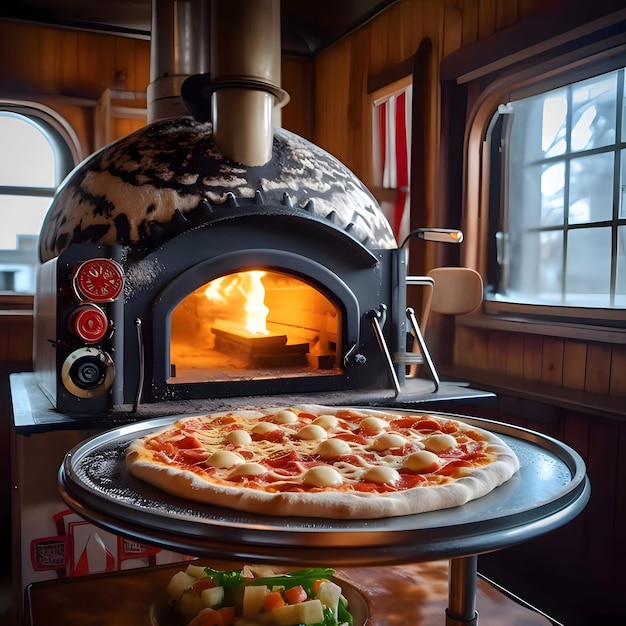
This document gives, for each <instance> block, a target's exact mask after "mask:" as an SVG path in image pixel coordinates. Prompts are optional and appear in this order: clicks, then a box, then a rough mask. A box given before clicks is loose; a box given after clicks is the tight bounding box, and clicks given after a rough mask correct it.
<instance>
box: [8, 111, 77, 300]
mask: <svg viewBox="0 0 626 626" xmlns="http://www.w3.org/2000/svg"><path fill="white" fill-rule="evenodd" d="M78 146H79V143H78V140H77V139H76V137H75V136H74V134H73V132H72V130H71V129H70V128H69V126H67V125H65V124H64V123H63V121H62V120H59V119H58V118H57V116H55V115H54V113H53V112H52V111H49V110H47V109H45V108H43V107H39V106H34V105H30V104H26V103H14V102H1V101H0V216H1V218H0V219H1V220H2V228H1V229H0V293H21V294H32V293H34V291H35V273H36V272H35V269H36V266H37V265H38V263H39V260H38V254H37V241H38V238H39V231H40V229H41V225H42V223H43V220H44V217H45V215H46V213H47V211H48V208H49V206H50V203H51V201H52V198H53V197H54V194H55V193H56V190H57V187H58V186H59V185H60V184H61V181H62V180H63V179H64V178H65V176H66V175H67V174H68V173H69V172H70V171H71V170H72V168H73V167H74V165H75V164H76V163H78V162H79V160H80V158H81V155H80V148H79V147H78Z"/></svg>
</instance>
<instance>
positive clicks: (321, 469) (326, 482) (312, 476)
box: [302, 465, 343, 487]
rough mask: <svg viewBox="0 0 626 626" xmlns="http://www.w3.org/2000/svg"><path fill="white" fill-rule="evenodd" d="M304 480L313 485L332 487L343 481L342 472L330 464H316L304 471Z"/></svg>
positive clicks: (305, 482)
mask: <svg viewBox="0 0 626 626" xmlns="http://www.w3.org/2000/svg"><path fill="white" fill-rule="evenodd" d="M302 482H303V483H304V484H305V485H312V486H313V487H331V486H332V485H340V484H341V483H342V482H343V478H342V476H341V474H340V473H339V472H338V471H337V470H336V469H334V468H332V467H329V466H328V465H316V466H315V467H312V468H311V469H308V470H307V471H306V472H304V475H303V476H302Z"/></svg>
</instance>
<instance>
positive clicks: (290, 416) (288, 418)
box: [274, 409, 298, 424]
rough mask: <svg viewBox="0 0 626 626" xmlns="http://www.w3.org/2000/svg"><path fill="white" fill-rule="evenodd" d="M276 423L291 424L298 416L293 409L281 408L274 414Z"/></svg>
mask: <svg viewBox="0 0 626 626" xmlns="http://www.w3.org/2000/svg"><path fill="white" fill-rule="evenodd" d="M274 419H275V420H276V423H277V424H293V423H294V422H297V421H298V416H297V415H296V414H295V413H294V412H293V411H288V410H287V409H283V410H282V411H278V413H276V414H275V415H274Z"/></svg>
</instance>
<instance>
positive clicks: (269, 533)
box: [59, 409, 589, 566]
mask: <svg viewBox="0 0 626 626" xmlns="http://www.w3.org/2000/svg"><path fill="white" fill-rule="evenodd" d="M394 411H397V412H399V413H404V414H411V413H415V411H400V410H397V409H394ZM435 414H436V415H441V416H443V417H453V418H457V419H458V418H460V419H462V420H463V421H464V422H467V423H469V424H472V425H475V426H477V427H481V428H486V429H488V430H491V431H492V432H495V433H497V434H498V435H499V436H501V437H502V439H504V440H505V441H506V442H507V443H508V444H509V445H510V446H511V448H512V449H513V450H514V451H515V453H516V454H517V456H518V458H519V460H520V465H521V468H520V471H519V472H518V473H517V474H516V475H515V476H514V477H513V478H511V480H509V481H508V482H507V483H505V484H504V485H502V486H501V487H498V488H497V489H495V490H494V491H493V492H491V493H490V494H488V495H486V496H484V497H482V498H480V499H478V500H474V501H472V502H469V503H467V504H465V505H463V506H461V507H456V508H452V509H447V510H443V511H436V512H431V513H423V514H419V515H409V516H403V517H395V518H384V519H374V520H354V519H350V520H327V519H312V518H307V517H279V516H276V517H274V516H272V517H270V516H263V515H254V514H247V513H242V512H239V511H235V510H231V509H226V508H218V507H213V506H208V505H203V504H198V503H193V502H189V501H187V500H183V499H180V498H175V497H172V496H169V495H168V494H165V493H163V492H161V491H160V490H158V489H156V488H153V487H151V486H150V485H147V484H146V483H143V482H142V481H139V480H138V479H136V478H134V477H133V476H132V475H131V474H130V473H129V472H128V470H127V468H126V464H125V461H124V452H125V449H126V446H127V445H128V443H129V442H130V441H131V440H132V439H134V438H136V437H140V436H142V435H144V434H146V433H148V432H150V431H152V430H154V429H156V428H161V427H163V426H166V425H167V424H169V423H171V422H172V421H174V420H175V419H176V417H177V416H169V417H166V418H160V419H155V420H148V421H144V422H140V423H137V424H132V425H128V426H124V427H122V428H117V429H114V430H110V431H107V432H106V433H103V434H101V435H98V436H96V437H93V438H91V439H89V440H87V441H85V442H83V443H82V444H80V445H79V446H77V447H75V448H74V449H72V450H71V451H70V452H68V454H67V455H66V457H65V459H64V461H63V464H62V466H61V468H60V471H59V487H60V492H61V496H62V497H63V498H64V500H65V501H66V502H67V504H68V505H69V506H71V507H72V508H74V509H75V510H76V511H77V512H78V513H79V514H80V515H82V516H83V517H85V518H87V519H89V520H91V521H93V522H94V523H96V524H99V525H101V526H104V527H105V528H107V529H109V530H111V531H113V532H115V533H118V534H122V535H127V536H132V537H135V538H136V539H139V540H142V541H145V542H147V543H152V544H155V545H158V546H162V547H167V548H168V549H171V550H177V551H180V552H183V553H188V554H193V555H195V556H205V557H211V558H216V557H220V558H223V557H226V558H241V559H249V560H255V561H263V560H266V559H268V558H271V560H272V561H273V562H284V563H296V562H297V563H302V562H310V563H312V564H314V563H319V564H323V563H324V562H326V563H328V562H332V563H333V564H336V565H338V566H351V565H358V564H364V563H367V564H370V565H372V564H375V563H402V562H405V563H406V562H415V561H428V560H433V559H437V558H454V557H457V556H467V555H470V554H478V553H481V552H487V551H491V550H496V549H500V548H503V547H506V546H508V545H512V544H515V543H519V542H521V541H526V540H528V539H530V538H532V537H534V536H538V535H540V534H543V533H545V532H548V531H549V530H552V529H554V528H557V527H559V526H561V525H563V524H565V523H567V522H568V521H570V520H571V519H573V518H574V517H575V516H576V515H577V514H578V513H579V512H580V511H581V510H582V509H583V508H584V506H585V505H586V503H587V500H588V498H589V484H588V481H587V478H586V475H585V465H584V462H583V461H582V459H581V457H580V456H579V455H578V454H577V453H576V452H575V451H574V450H572V449H571V448H569V447H568V446H566V445H564V444H562V443H560V442H558V441H556V440H554V439H552V438H550V437H547V436H544V435H540V434H538V433H535V432H532V431H528V430H524V429H520V428H517V427H513V426H509V425H506V424H501V423H498V422H491V421H488V420H482V419H479V418H473V417H466V416H457V415H453V414H447V413H435Z"/></svg>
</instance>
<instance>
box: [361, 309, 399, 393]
mask: <svg viewBox="0 0 626 626" xmlns="http://www.w3.org/2000/svg"><path fill="white" fill-rule="evenodd" d="M367 317H369V318H370V320H371V322H372V328H373V329H374V334H375V335H376V340H377V341H378V347H379V348H380V351H381V352H382V353H383V356H384V357H385V361H386V363H387V369H388V370H389V377H390V378H391V382H392V383H393V387H394V389H395V392H396V396H397V395H398V394H399V393H400V391H401V389H400V381H399V380H398V375H397V374H396V370H395V368H394V366H393V360H392V359H391V353H390V352H389V347H388V346H387V342H386V341H385V337H384V335H383V330H382V327H383V326H384V325H385V321H386V319H387V305H385V304H381V305H380V306H379V307H378V308H377V309H371V310H369V311H368V312H367Z"/></svg>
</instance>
